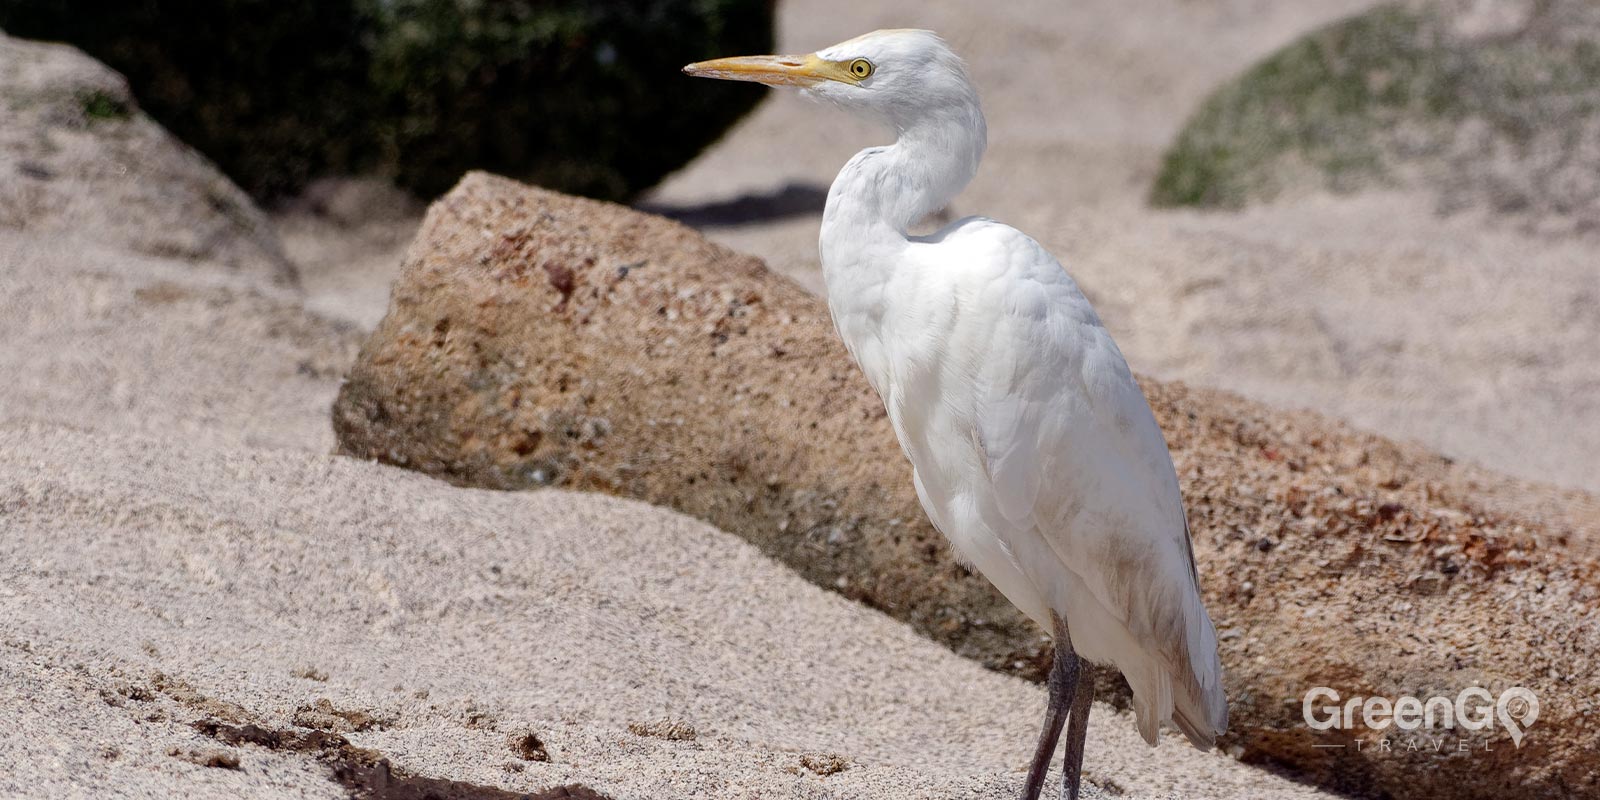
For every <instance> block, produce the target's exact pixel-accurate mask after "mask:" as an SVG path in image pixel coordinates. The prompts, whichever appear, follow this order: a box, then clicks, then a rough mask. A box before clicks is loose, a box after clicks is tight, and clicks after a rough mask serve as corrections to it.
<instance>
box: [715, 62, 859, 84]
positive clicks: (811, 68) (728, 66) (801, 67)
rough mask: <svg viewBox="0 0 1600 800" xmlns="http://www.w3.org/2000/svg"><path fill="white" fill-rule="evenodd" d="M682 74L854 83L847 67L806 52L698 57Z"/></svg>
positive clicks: (760, 80) (757, 80) (758, 80)
mask: <svg viewBox="0 0 1600 800" xmlns="http://www.w3.org/2000/svg"><path fill="white" fill-rule="evenodd" d="M683 73H684V74H685V75H692V76H694V77H696V78H717V79H719V80H725V81H753V82H755V83H764V84H766V85H768V86H815V85H816V84H818V83H821V82H822V81H840V82H842V83H855V82H856V80H855V78H853V77H851V75H850V72H849V70H848V69H846V68H844V67H843V66H840V65H838V64H835V63H833V62H831V61H823V60H822V59H820V58H817V57H816V56H815V55H809V56H736V57H734V58H717V59H712V60H711V61H700V62H696V63H694V64H690V65H689V66H687V67H684V68H683Z"/></svg>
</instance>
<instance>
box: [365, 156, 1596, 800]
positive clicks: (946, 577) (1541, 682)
mask: <svg viewBox="0 0 1600 800" xmlns="http://www.w3.org/2000/svg"><path fill="white" fill-rule="evenodd" d="M1144 386H1145V390H1146V392H1147V394H1148V395H1149V396H1150V399H1151V403H1152V406H1153V407H1154V408H1155V410H1156V414H1157V417H1158V419H1160V421H1161V423H1162V425H1163V427H1164V429H1165V430H1166V432H1167V436H1168V440H1169V444H1170V445H1171V447H1172V449H1173V452H1174V458H1175V461H1176V462H1177V464H1178V468H1179V473H1180V476H1181V477H1182V478H1183V481H1184V489H1185V494H1186V497H1187V500H1188V503H1189V506H1190V513H1191V523H1192V526H1193V528H1194V533H1195V552H1196V558H1197V560H1198V562H1199V567H1200V572H1201V577H1202V584H1203V588H1204V589H1205V590H1206V594H1207V600H1208V603H1209V605H1210V608H1211V610H1212V613H1213V616H1214V618H1215V620H1216V622H1217V625H1218V629H1219V632H1220V633H1221V639H1222V647H1223V663H1224V665H1225V667H1226V669H1227V671H1228V685H1229V689H1230V697H1231V699H1232V703H1233V709H1234V717H1233V718H1234V734H1233V739H1232V742H1231V744H1232V746H1234V747H1236V748H1238V752H1240V753H1241V754H1243V755H1244V757H1246V758H1247V759H1253V760H1261V761H1270V762H1277V763H1282V764H1287V765H1289V766H1291V767H1293V768H1294V769H1295V770H1296V771H1298V772H1299V773H1300V774H1303V775H1306V776H1308V777H1310V778H1312V779H1314V780H1320V781H1324V782H1327V783H1329V784H1332V785H1337V786H1339V787H1341V788H1345V789H1349V790H1354V791H1360V792H1369V793H1373V794H1384V793H1387V794H1391V795H1393V796H1397V797H1430V798H1431V797H1505V796H1529V797H1533V796H1542V795H1543V794H1549V793H1551V792H1562V791H1578V790H1583V791H1592V790H1594V789H1595V787H1596V786H1600V784H1597V781H1600V777H1597V775H1596V774H1595V772H1594V763H1593V759H1592V758H1591V756H1590V754H1591V753H1592V752H1593V749H1594V747H1595V746H1596V745H1597V743H1600V721H1597V720H1596V719H1595V718H1594V717H1593V716H1592V715H1591V714H1590V713H1589V711H1588V710H1589V709H1591V708H1592V707H1593V705H1594V703H1595V701H1596V694H1595V693H1596V692H1597V689H1596V687H1595V686H1594V684H1593V682H1592V681H1588V680H1587V678H1586V677H1585V676H1587V675H1590V674H1592V671H1593V669H1594V667H1595V664H1594V659H1595V657H1596V656H1595V654H1596V653H1597V652H1600V630H1597V626H1596V625H1595V624H1594V623H1595V619H1596V615H1597V612H1596V610H1595V609H1596V606H1597V602H1600V581H1597V579H1596V576H1595V571H1594V565H1593V563H1592V561H1590V560H1588V559H1587V558H1585V557H1582V556H1581V555H1580V554H1579V553H1578V552H1577V550H1576V549H1575V548H1569V547H1568V540H1569V538H1571V537H1572V535H1573V533H1574V532H1575V531H1582V532H1583V533H1584V534H1585V535H1587V534H1589V533H1592V531H1593V530H1594V529H1595V528H1596V520H1597V519H1600V517H1597V515H1596V514H1595V513H1594V508H1593V506H1592V505H1591V504H1586V503H1587V501H1586V500H1584V498H1583V497H1582V496H1581V495H1578V494H1576V493H1563V492H1559V491H1556V490H1548V489H1542V488H1540V487H1537V486H1532V485H1528V484H1520V483H1517V482H1515V481H1510V480H1507V479H1503V478H1500V477H1498V476H1495V475H1492V474H1489V473H1485V472H1481V471H1477V470H1474V469H1468V468H1463V467H1459V466H1457V465H1454V464H1452V463H1451V462H1449V461H1447V460H1445V459H1442V458H1440V457H1438V456H1435V455H1432V454H1430V453H1427V452H1425V451H1422V450H1420V449H1416V448H1411V447H1406V446H1401V445H1396V444H1394V443H1392V442H1388V441H1386V440H1383V439H1381V438H1379V437H1375V436H1370V435H1363V434H1356V433H1353V432H1351V431H1349V430H1348V429H1347V428H1345V427H1343V426H1341V425H1338V424H1335V423H1330V422H1329V421H1327V420H1325V419H1323V418H1321V417H1318V416H1315V415H1311V414H1292V413H1284V412H1275V411H1271V410H1268V409H1266V408H1264V407H1262V406H1259V405H1256V404H1253V403H1249V402H1247V401H1243V400H1240V399H1238V398H1235V397H1233V396H1230V395H1226V394H1221V393H1215V392H1206V391H1199V390H1190V389H1188V388H1185V387H1184V386H1182V385H1181V384H1160V383H1156V382H1153V381H1148V380H1147V381H1145V382H1144ZM334 425H335V429H336V432H337V434H338V438H339V442H340V448H341V450H342V451H343V452H346V453H349V454H353V455H358V456H363V457H369V458H377V459H381V460H384V461H388V462H390V463H394V464H399V465H403V466H408V467H411V468H415V469H419V470H421V471H424V472H428V473H430V474H434V475H438V476H440V477H443V478H445V479H447V480H451V481H453V482H456V483H461V484H468V485H476V486H486V487H492V488H502V489H517V488H526V487H533V486H540V485H560V486H567V487H574V488H582V489H595V490H600V491H605V492H610V493H615V494H622V495H627V496H632V497H638V498H641V499H645V500H648V501H650V502H652V503H656V504H661V505H667V506H670V507H673V508H677V509H679V510H681V511H684V512H686V513H689V514H691V515H694V516H697V517H700V518H702V519H706V520H709V521H711V522H712V523H714V524H716V525H717V526H719V527H721V528H723V529H725V530H728V531H731V532H734V533H737V534H739V535H740V536H743V537H744V538H746V539H748V540H750V541H751V542H753V543H755V544H756V545H757V546H758V547H760V548H761V549H762V550H763V551H765V552H767V553H769V554H771V555H773V556H775V557H777V558H779V559H781V560H783V561H784V562H786V563H788V564H789V565H790V566H792V567H793V568H795V569H796V570H798V571H799V572H800V573H801V574H802V575H804V576H806V577H807V578H809V579H810V580H812V581H813V582H816V583H819V584H821V585H824V586H828V587H832V588H836V589H838V590H839V591H841V592H842V593H844V594H846V595H847V596H850V597H852V598H855V599H858V600H860V601H862V602H864V603H867V604H868V605H871V606H873V607H876V608H880V609H883V610H884V611H886V612H887V613H889V614H891V615H893V616H896V617H898V618H900V619H903V620H906V621H908V622H910V623H911V624H912V625H913V626H914V627H916V628H917V629H918V630H920V631H922V632H923V633H925V634H927V635H929V636H931V637H933V638H935V639H937V640H939V641H942V642H944V643H946V644H947V645H949V646H951V647H952V648H954V649H955V650H957V652H960V653H963V654H965V655H968V656H971V657H974V658H977V659H979V660H981V661H982V662H983V663H985V664H987V665H989V666H991V667H995V668H999V669H1008V670H1014V671H1017V672H1019V673H1023V674H1031V675H1036V674H1037V669H1038V667H1039V665H1040V663H1041V660H1040V655H1041V653H1042V650H1041V644H1042V639H1041V637H1040V635H1039V632H1038V631H1036V630H1034V629H1032V628H1031V626H1030V625H1029V624H1028V623H1026V622H1024V621H1023V620H1022V619H1021V618H1020V615H1018V614H1017V613H1016V612H1015V611H1014V610H1012V609H1011V608H1010V607H1009V606H1007V605H1006V604H1005V603H1004V601H1003V600H1001V599H1000V598H999V597H998V595H997V594H995V593H994V592H993V591H992V590H991V589H990V588H989V587H988V586H987V585H986V584H985V583H983V581H982V579H981V578H977V577H973V576H967V575H965V574H964V573H963V572H962V571H961V570H960V569H959V567H957V566H956V565H955V564H954V563H953V561H952V560H951V559H950V557H949V554H948V553H947V551H946V548H945V545H944V544H943V543H942V541H941V540H940V538H939V536H938V534H937V533H935V532H934V531H933V530H932V529H931V527H929V526H928V524H927V523H926V521H925V520H924V518H923V517H922V515H921V513H920V511H919V510H918V508H917V505H916V500H915V497H914V493H913V491H912V488H911V486H910V481H909V475H908V468H907V467H906V465H905V462H904V459H903V457H902V456H901V454H900V452H899V450H898V448H897V446H896V445H895V443H894V439H893V435H892V432H891V431H890V429H889V426H888V423H887V421H886V420H885V419H884V417H883V412H882V409H881V407H880V406H879V404H878V401H877V398H876V397H875V396H874V395H872V393H871V391H870V389H869V388H868V387H867V386H866V384H865V381H864V380H863V379H862V378H861V377H860V376H859V375H858V373H857V372H856V371H855V369H854V367H853V365H851V364H850V363H849V360H848V357H847V356H846V355H845V353H844V351H843V348H842V346H840V345H839V344H838V343H837V341H836V340H835V339H834V337H833V333H832V330H831V328H830V325H829V322H828V318H827V314H826V310H825V308H823V306H822V305H821V303H820V301H818V300H817V299H815V298H813V297H811V296H809V295H807V294H805V293H803V292H801V291H800V290H798V289H797V288H795V287H794V286H793V285H792V284H790V283H789V282H787V281H786V280H784V279H781V278H778V277H775V276H773V275H772V274H770V273H767V272H766V271H765V270H764V269H763V268H762V266H761V265H760V263H759V262H757V261H755V260H753V259H749V258H746V257H742V256H738V255H736V254H733V253H731V252H730V251H727V250H725V249H723V248H720V247H718V246H715V245H712V244H710V243H708V242H706V241H705V240H703V239H702V238H701V237H699V236H698V235H696V234H694V233H692V232H691V231H689V230H688V229H686V228H683V227H681V226H678V225H676V224H674V223H671V222H668V221H665V220H661V219H657V218H652V217H650V216H648V215H643V214H639V213H636V212H633V211H629V210H627V209H623V208H620V207H616V206H611V205H607V204H602V203H595V202H592V201H585V200H579V199H574V198H569V197H564V196H561V195H558V194H554V193H550V192H545V191H541V190H537V189H532V188H528V187H524V186H521V185H519V184H516V183H514V182H511V181H507V180H504V179H499V178H495V177H492V176H488V175H482V174H474V175H469V176H468V177H467V178H466V179H465V180H464V181H463V182H462V183H461V184H460V185H459V186H458V187H457V188H456V189H455V190H454V191H452V192H451V193H450V194H449V195H447V196H446V197H444V198H443V199H442V200H440V201H439V202H438V203H436V204H435V205H434V207H433V208H432V209H431V210H430V212H429V215H428V219H427V221H426V223H425V224H424V226H423V229H422V231H421V233H420V234H419V236H418V238H417V240H416V241H415V242H414V243H413V245H412V248H411V250H410V252H409V253H408V256H407V263H406V266H405V269H404V274H403V275H402V277H401V279H400V280H399V281H398V282H397V283H396V285H395V287H394V291H393V294H392V298H391V305H390V309H389V313H388V315H387V316H386V318H385V319H384V321H383V323H382V324H381V325H380V326H379V327H378V329H377V331H376V332H375V333H374V334H373V335H372V336H371V338H370V339H369V340H368V341H367V342H366V344H365V345H364V347H363V349H362V352H361V354H360V356H359V357H358V360H357V363H356V365H355V366H354V368H353V369H352V370H351V373H350V376H349V380H348V382H347V383H346V384H345V386H344V387H343V389H342V391H341V393H340V398H339V400H338V402H337V403H336V405H335V409H334ZM1577 538H1582V537H1577ZM1473 684H1481V685H1484V686H1487V687H1488V688H1490V689H1491V690H1492V691H1499V690H1501V689H1504V688H1506V687H1508V686H1511V685H1518V684H1520V685H1523V686H1526V687H1528V688H1530V689H1532V690H1534V691H1535V692H1536V693H1537V694H1538V696H1539V697H1540V699H1541V702H1542V703H1543V706H1542V708H1541V711H1540V717H1539V721H1538V724H1537V727H1536V728H1535V729H1534V732H1536V733H1537V734H1538V736H1537V737H1534V736H1533V735H1532V733H1530V738H1529V740H1527V741H1525V742H1524V744H1523V747H1522V748H1521V749H1515V748H1512V747H1511V746H1510V742H1509V740H1508V739H1506V738H1505V737H1504V734H1500V738H1499V739H1497V740H1494V741H1493V742H1492V744H1493V745H1494V749H1493V751H1491V752H1469V753H1466V754H1458V753H1454V752H1453V751H1449V750H1448V748H1447V749H1446V752H1442V753H1440V754H1438V755H1437V756H1432V757H1430V756H1427V755H1421V756H1418V755H1414V754H1413V755H1409V756H1408V757H1406V758H1393V757H1388V756H1386V755H1383V754H1380V753H1377V752H1376V744H1375V743H1376V742H1377V740H1379V739H1381V738H1382V736H1381V734H1380V733H1378V732H1369V731H1359V732H1357V733H1356V734H1355V738H1359V739H1360V740H1361V741H1362V742H1363V744H1364V745H1366V746H1365V747H1363V749H1362V750H1360V751H1358V750H1357V749H1356V748H1355V746H1354V743H1355V739H1354V738H1351V737H1350V736H1345V737H1342V738H1341V736H1340V735H1338V734H1334V733H1327V734H1319V733H1317V732H1314V731H1312V730H1310V729H1309V728H1307V727H1306V725H1305V724H1304V722H1303V721H1302V719H1301V714H1300V705H1299V701H1300V698H1301V697H1302V696H1303V695H1304V693H1305V692H1306V691H1307V690H1308V689H1310V688H1311V687H1314V686H1331V687H1334V688H1337V689H1339V691H1341V692H1342V693H1344V694H1346V695H1347V696H1348V695H1349V694H1352V693H1355V694H1363V695H1370V694H1384V695H1388V696H1395V695H1400V694H1420V695H1422V696H1426V695H1428V694H1431V693H1433V692H1435V691H1438V692H1447V693H1448V694H1450V695H1452V696H1453V695H1454V694H1455V692H1457V691H1459V690H1460V689H1461V688H1465V687H1466V686H1468V685H1473ZM1452 687H1453V688H1452ZM1452 741H1454V740H1452ZM1317 744H1344V745H1346V747H1344V748H1342V749H1333V748H1318V747H1315V746H1314V745H1317ZM1441 766H1448V769H1440V767H1441ZM1519 793H1520V794H1519Z"/></svg>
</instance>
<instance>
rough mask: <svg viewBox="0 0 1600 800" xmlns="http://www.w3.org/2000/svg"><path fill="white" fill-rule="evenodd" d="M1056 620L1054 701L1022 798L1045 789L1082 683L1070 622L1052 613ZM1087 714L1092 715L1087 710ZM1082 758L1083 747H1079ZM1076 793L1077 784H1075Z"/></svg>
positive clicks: (1036, 795) (1050, 683)
mask: <svg viewBox="0 0 1600 800" xmlns="http://www.w3.org/2000/svg"><path fill="white" fill-rule="evenodd" d="M1052 618H1053V620H1054V622H1055V627H1056V631H1055V655H1054V660H1053V661H1052V662H1051V664H1050V678H1049V680H1048V681H1047V682H1046V685H1047V686H1048V687H1049V689H1050V705H1049V706H1048V707H1047V708H1046V709H1045V713H1044V731H1043V732H1042V733H1040V734H1039V745H1038V747H1036V748H1035V749H1034V751H1033V763H1032V764H1031V765H1030V766H1029V767H1028V782H1027V783H1025V784H1023V789H1022V800H1039V793H1040V792H1041V791H1043V790H1044V776H1045V773H1046V772H1048V771H1049V770H1050V756H1052V755H1054V754H1055V752H1056V742H1057V741H1059V740H1060V739H1061V725H1062V723H1064V722H1066V721H1067V714H1068V712H1069V711H1070V710H1071V709H1072V707H1073V706H1074V705H1075V704H1074V702H1073V695H1074V694H1075V693H1076V690H1077V687H1078V671H1079V659H1078V654H1077V653H1076V652H1074V651H1073V649H1072V637H1071V636H1068V635H1067V624H1066V623H1065V622H1063V621H1062V620H1061V618H1060V617H1055V616H1054V615H1052ZM1084 716H1085V717H1087V716H1088V715H1087V714H1085V715H1084ZM1078 755H1079V758H1080V759H1081V758H1082V755H1083V748H1082V747H1081V746H1080V747H1079V748H1078ZM1073 796H1074V797H1076V796H1077V795H1076V784H1074V795H1073Z"/></svg>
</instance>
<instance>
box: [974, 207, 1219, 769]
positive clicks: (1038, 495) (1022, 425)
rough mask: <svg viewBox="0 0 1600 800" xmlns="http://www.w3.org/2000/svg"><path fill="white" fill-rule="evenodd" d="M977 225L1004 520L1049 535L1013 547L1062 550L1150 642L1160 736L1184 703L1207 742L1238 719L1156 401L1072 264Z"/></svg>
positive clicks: (982, 438)
mask: <svg viewBox="0 0 1600 800" xmlns="http://www.w3.org/2000/svg"><path fill="white" fill-rule="evenodd" d="M968 228H969V230H967V232H966V234H965V235H966V237H967V238H968V239H969V241H967V242H964V243H962V244H964V245H965V246H966V247H972V248H975V249H976V250H977V252H974V253H973V254H972V257H971V258H970V260H968V261H967V263H970V264H976V265H978V266H976V267H974V268H973V269H974V270H976V271H977V274H976V275H975V278H976V279H975V280H973V281H971V282H970V283H969V284H968V286H969V287H970V288H969V291H971V292H973V293H976V294H977V295H978V296H976V297H973V298H972V300H973V302H972V307H974V308H982V309H985V310H986V311H987V312H989V314H991V315H992V319H991V318H989V317H988V316H986V317H985V319H984V320H983V324H984V325H985V326H986V327H988V328H989V329H988V330H986V331H984V332H983V336H984V340H983V341H984V345H983V347H982V348H981V349H982V350H983V354H982V356H981V357H979V358H977V359H976V360H975V361H974V364H973V369H972V374H973V379H974V383H973V391H974V400H975V402H974V404H973V408H974V410H975V417H974V420H973V424H974V427H975V429H976V439H977V443H978V446H979V448H980V449H981V451H982V452H981V455H982V457H983V459H984V463H985V465H986V467H987V477H988V481H989V484H990V489H991V496H992V498H993V502H994V509H995V511H996V512H997V513H998V514H999V516H1000V517H1002V518H1003V521H1000V523H999V524H997V525H995V527H996V528H998V529H1002V530H997V531H996V533H997V535H999V536H1001V537H1002V538H1006V537H1013V538H1016V537H1037V538H1038V539H1042V540H1043V541H1044V543H1046V544H1047V545H1048V549H1047V551H1045V550H1041V549H1040V548H1037V547H1032V548H1030V547H1027V546H1026V545H1028V544H1031V543H1032V544H1036V542H1023V541H1010V542H1007V546H1008V547H1009V548H1010V549H1011V550H1012V551H1013V552H1018V553H1022V552H1030V551H1031V552H1049V553H1053V554H1054V555H1055V556H1056V558H1058V559H1059V562H1060V566H1062V567H1065V568H1066V569H1067V570H1069V571H1070V572H1071V573H1073V575H1075V576H1076V578H1077V580H1079V581H1081V584H1082V587H1083V588H1085V589H1087V590H1088V592H1089V594H1091V595H1092V596H1093V598H1094V599H1095V600H1097V601H1098V603H1099V604H1100V605H1101V606H1102V607H1103V608H1104V610H1105V611H1106V612H1107V613H1109V614H1110V616H1112V617H1114V618H1115V619H1116V621H1117V622H1119V623H1121V625H1122V626H1124V628H1125V629H1126V631H1127V633H1128V634H1129V635H1130V636H1131V638H1132V640H1133V641H1134V642H1136V643H1137V645H1138V648H1139V649H1140V650H1141V651H1142V653H1139V654H1128V656H1127V659H1128V660H1129V661H1131V662H1135V663H1126V664H1125V663H1118V664H1117V666H1118V667H1119V668H1121V669H1122V671H1123V673H1124V674H1125V675H1126V676H1127V677H1128V678H1129V681H1130V683H1131V684H1133V685H1134V689H1135V693H1136V695H1137V694H1139V693H1140V692H1141V690H1143V693H1144V694H1145V697H1143V698H1138V697H1136V705H1141V704H1142V705H1144V706H1145V708H1143V709H1141V711H1142V712H1143V713H1141V714H1140V728H1141V732H1143V733H1144V734H1145V736H1146V738H1147V739H1153V737H1154V732H1155V727H1156V726H1157V725H1158V724H1159V722H1160V721H1161V720H1163V719H1168V718H1170V719H1172V720H1173V721H1174V722H1176V723H1177V724H1178V726H1179V727H1180V728H1183V729H1184V730H1185V732H1186V733H1188V734H1189V736H1190V738H1191V739H1192V740H1195V742H1196V744H1200V745H1205V744H1209V743H1210V741H1211V740H1213V739H1214V738H1215V736H1216V734H1219V733H1221V732H1222V731H1223V730H1224V729H1225V728H1226V725H1227V709H1226V702H1225V700H1224V699H1223V696H1222V691H1221V666H1220V664H1219V663H1218V660H1217V648H1216V634H1215V631H1214V629H1213V627H1212V624H1211V621H1210V618H1209V617H1208V616H1207V614H1206V612H1205V608H1204V605H1203V603H1202V601H1201V599H1200V594H1199V585H1198V579H1197V577H1196V573H1195V567H1194V556H1193V552H1192V550H1191V545H1190V542H1189V532H1188V525H1187V521H1186V520H1185V517H1184V510H1183V498H1182V495H1181V494H1180V492H1179V488H1178V478H1177V474H1176V472H1175V471H1174V470H1173V467H1172V460H1171V456H1170V455H1169V454H1168V451H1167V446H1166V441H1165V439H1164V437H1163V436H1162V433H1161V428H1160V426H1159V425H1158V424H1157V423H1156V420H1155V415H1154V414H1153V413H1152V412H1151V410H1150V406H1149V403H1148V402H1147V401H1146V400H1145V397H1144V394H1143V392H1142V391H1141V390H1140V389H1139V385H1138V383H1137V382H1136V381H1135V380H1134V377H1133V374H1132V372H1131V371H1130V370H1129V369H1128V364H1127V362H1126V360H1125V359H1124V358H1123V356H1122V353H1121V352H1120V351H1119V350H1118V348H1117V346H1116V343H1115V342H1113V341H1112V339H1111V336H1110V334H1109V333H1108V332H1107V331H1106V329H1105V328H1104V326H1103V325H1101V323H1100V319H1099V317H1098V316H1097V315H1096V314H1095V312H1094V310H1093V309H1092V308H1091V307H1090V305H1089V302H1088V300H1087V299H1086V298H1085V297H1084V296H1083V294H1082V292H1080V291H1079V290H1078V287H1077V285H1076V284H1075V283H1074V282H1073V281H1072V279H1071V278H1070V277H1069V276H1068V275H1067V273H1066V271H1065V270H1064V269H1063V268H1062V267H1061V265H1060V263H1059V262H1057V261H1056V260H1055V258H1054V257H1052V256H1051V255H1050V254H1049V253H1048V252H1046V251H1045V250H1044V248H1042V247H1041V246H1039V244H1038V243H1037V242H1035V241H1033V240H1032V239H1031V238H1029V237H1027V236H1026V235H1024V234H1022V233H1020V232H1018V231H1016V230H1015V229H1013V228H1009V227H1007V226H1004V225H1000V224H998V223H987V224H984V225H979V226H968ZM1021 566H1022V567H1023V568H1024V570H1025V571H1031V570H1028V566H1029V565H1026V564H1024V565H1021ZM1036 580H1037V581H1043V580H1045V578H1044V576H1042V575H1041V576H1040V577H1039V578H1037V579H1036ZM1039 588H1040V591H1041V592H1043V593H1045V594H1047V595H1049V594H1051V593H1052V591H1053V589H1052V588H1051V587H1047V586H1040V587H1039ZM1052 602H1055V598H1052ZM1061 611H1062V612H1063V616H1068V614H1067V613H1065V612H1066V611H1067V610H1066V609H1061ZM1069 619H1070V618H1069ZM1141 672H1142V673H1144V674H1143V675H1141V674H1140V673H1141ZM1141 683H1142V684H1145V685H1144V686H1141V685H1140V684H1141ZM1174 712H1175V713H1174Z"/></svg>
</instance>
